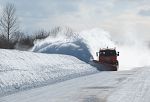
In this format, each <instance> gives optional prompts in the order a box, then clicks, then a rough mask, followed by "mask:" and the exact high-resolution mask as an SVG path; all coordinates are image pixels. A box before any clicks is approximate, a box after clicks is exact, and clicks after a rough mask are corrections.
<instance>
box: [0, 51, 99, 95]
mask: <svg viewBox="0 0 150 102" xmlns="http://www.w3.org/2000/svg"><path fill="white" fill-rule="evenodd" d="M96 72H97V70H96V68H94V67H92V66H90V65H88V64H86V63H85V62H82V61H80V60H79V59H77V58H75V57H73V56H68V55H59V54H40V53H33V52H24V51H16V50H3V49H0V96H2V95H4V94H8V93H13V92H16V91H20V90H25V89H28V88H33V87H37V86H43V85H47V84H53V83H56V82H60V81H64V80H67V79H71V78H75V77H79V76H84V75H88V74H92V73H96Z"/></svg>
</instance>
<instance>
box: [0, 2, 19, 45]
mask: <svg viewBox="0 0 150 102" xmlns="http://www.w3.org/2000/svg"><path fill="white" fill-rule="evenodd" d="M15 13H16V8H15V6H14V4H11V3H7V4H6V6H5V7H4V8H3V12H2V15H1V18H0V26H1V33H3V34H4V35H5V36H6V37H7V40H8V42H9V41H10V38H11V35H12V34H14V33H15V32H16V31H17V30H18V22H17V16H16V14H15Z"/></svg>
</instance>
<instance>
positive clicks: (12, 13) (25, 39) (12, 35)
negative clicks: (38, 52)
mask: <svg viewBox="0 0 150 102" xmlns="http://www.w3.org/2000/svg"><path fill="white" fill-rule="evenodd" d="M59 31H61V27H55V28H53V29H52V30H50V31H45V30H44V29H41V30H38V31H36V32H34V34H32V35H28V34H25V33H24V32H22V31H21V30H20V28H19V23H18V18H17V16H16V8H15V5H14V4H11V3H7V4H6V5H5V6H4V7H3V10H2V13H1V14H0V48H4V49H15V48H17V47H18V46H19V47H25V48H26V49H29V48H31V47H33V46H34V41H35V40H37V39H45V38H46V37H48V36H50V35H51V36H56V35H57V34H58V32H59ZM67 32H68V33H67V34H71V33H72V30H71V29H70V28H67ZM67 36H69V35H67Z"/></svg>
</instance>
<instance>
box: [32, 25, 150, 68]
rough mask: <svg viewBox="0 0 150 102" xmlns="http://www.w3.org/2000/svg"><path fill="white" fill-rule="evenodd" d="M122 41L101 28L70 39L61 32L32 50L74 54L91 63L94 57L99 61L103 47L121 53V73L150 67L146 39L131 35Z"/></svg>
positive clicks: (64, 32) (37, 44)
mask: <svg viewBox="0 0 150 102" xmlns="http://www.w3.org/2000/svg"><path fill="white" fill-rule="evenodd" d="M122 42H123V43H122ZM122 42H121V44H120V42H119V43H115V42H114V41H113V40H112V39H111V36H110V34H109V32H107V31H104V30H102V29H99V28H95V29H92V30H86V31H82V32H80V33H74V34H72V36H69V37H67V36H66V31H65V30H61V31H60V32H58V34H57V36H56V37H51V36H50V37H48V38H46V39H44V40H42V41H37V42H36V43H35V46H34V47H33V49H32V51H34V52H42V53H58V54H66V55H72V56H75V57H77V58H78V59H80V60H82V61H85V62H89V61H90V60H91V58H93V59H97V57H96V54H95V53H96V52H97V51H99V49H100V48H106V47H109V48H114V47H116V49H117V51H119V52H120V56H119V57H118V59H119V68H120V70H126V69H131V68H134V67H141V66H147V65H150V62H148V61H149V60H150V58H148V56H150V54H149V49H148V48H147V46H146V44H145V43H144V40H138V37H137V36H135V35H134V34H130V33H128V34H126V35H125V36H123V37H122Z"/></svg>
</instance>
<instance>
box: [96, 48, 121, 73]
mask: <svg viewBox="0 0 150 102" xmlns="http://www.w3.org/2000/svg"><path fill="white" fill-rule="evenodd" d="M96 55H97V56H98V58H99V59H98V61H97V62H98V63H100V64H103V65H106V66H108V67H109V68H110V70H112V71H117V70H118V66H119V63H118V60H117V56H119V52H116V49H115V48H113V49H110V48H108V47H107V48H105V49H100V50H99V52H97V53H96Z"/></svg>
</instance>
